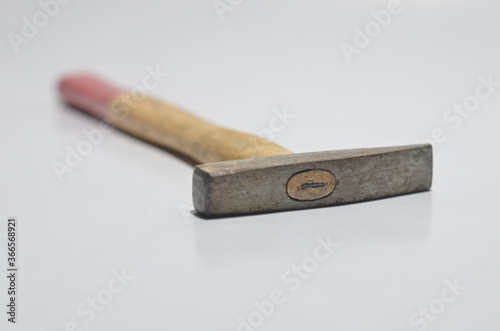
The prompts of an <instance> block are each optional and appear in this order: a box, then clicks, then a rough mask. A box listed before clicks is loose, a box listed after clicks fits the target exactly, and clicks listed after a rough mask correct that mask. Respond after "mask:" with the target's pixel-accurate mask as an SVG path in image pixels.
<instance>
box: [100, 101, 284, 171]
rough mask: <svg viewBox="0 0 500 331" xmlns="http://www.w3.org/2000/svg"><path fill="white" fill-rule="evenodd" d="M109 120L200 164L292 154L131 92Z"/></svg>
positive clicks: (116, 104)
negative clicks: (137, 99)
mask: <svg viewBox="0 0 500 331" xmlns="http://www.w3.org/2000/svg"><path fill="white" fill-rule="evenodd" d="M135 99H136V98H135ZM106 121H108V122H110V123H112V124H113V125H114V126H116V127H118V128H119V129H121V130H123V131H126V132H128V133H131V134H133V135H134V136H136V137H139V138H141V139H143V140H146V141H149V142H152V143H155V144H157V145H160V146H164V147H167V148H170V149H173V150H175V151H177V152H179V153H181V154H184V155H186V156H188V157H190V158H192V159H193V160H195V161H197V162H200V163H212V162H220V161H227V160H239V159H248V158H256V157H266V156H274V155H284V154H290V153H292V152H291V151H289V150H287V149H286V148H283V147H281V146H279V145H277V144H275V143H273V142H271V141H269V140H267V139H264V138H261V137H258V136H255V135H251V134H247V133H243V132H239V131H236V130H231V129H227V128H224V127H221V126H218V125H215V124H212V123H210V122H208V121H205V120H203V119H201V118H199V117H197V116H195V115H193V114H190V113H188V112H186V111H184V110H182V109H181V108H179V107H177V106H174V105H172V104H169V103H166V102H163V101H159V100H156V99H152V98H146V99H144V100H141V101H139V102H137V101H135V100H134V98H133V97H132V96H131V95H127V94H125V95H122V96H120V97H118V98H116V99H115V100H114V101H113V103H112V105H111V109H110V111H108V112H107V114H106Z"/></svg>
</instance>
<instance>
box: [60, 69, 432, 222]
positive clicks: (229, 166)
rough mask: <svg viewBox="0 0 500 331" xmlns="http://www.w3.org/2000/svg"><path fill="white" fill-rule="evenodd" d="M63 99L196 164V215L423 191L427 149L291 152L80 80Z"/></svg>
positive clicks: (71, 82) (65, 82)
mask: <svg viewBox="0 0 500 331" xmlns="http://www.w3.org/2000/svg"><path fill="white" fill-rule="evenodd" d="M59 91H60V93H61V96H62V100H63V101H64V102H65V103H67V104H69V105H70V106H72V107H75V108H77V109H80V110H83V111H85V112H86V113H88V114H90V115H92V116H94V117H97V118H99V119H101V120H103V121H105V122H107V123H109V124H110V125H113V126H115V127H117V128H118V129H120V130H122V131H125V132H128V133H130V134H132V135H133V136H136V137H138V138H140V139H143V140H145V141H148V142H151V143H154V144H156V145H159V146H162V147H165V148H167V149H169V150H173V151H176V152H179V153H181V154H183V155H185V156H187V157H189V158H190V159H192V160H194V161H196V162H197V163H199V164H198V165H197V166H196V167H195V168H194V173H193V205H194V208H195V209H196V211H197V212H198V213H199V214H200V215H201V216H203V217H222V216H230V215H241V214H255V213H263V212H275V211H284V210H294V209H304V208H314V207H325V206H332V205H339V204H346V203H353V202H360V201H366V200H373V199H379V198H385V197H390V196H396V195H402V194H408V193H415V192H420V191H426V190H429V189H430V187H431V183H432V146H431V145H429V144H422V145H408V146H398V147H384V148H364V149H351V150H338V151H325V152H312V153H300V154H293V153H292V152H291V151H289V150H288V149H286V148H283V147H281V146H279V145H277V144H275V143H273V142H271V141H269V140H267V139H264V138H261V137H258V136H255V135H251V134H247V133H243V132H239V131H235V130H232V129H228V128H224V127H220V126H217V125H214V124H212V123H210V122H207V121H205V120H203V119H201V118H199V117H197V116H195V115H193V114H190V113H188V112H186V111H184V110H182V109H181V108H179V107H177V106H175V105H172V104H169V103H166V102H162V101H159V100H156V99H154V98H149V97H146V96H145V95H139V94H136V93H128V92H127V91H126V90H124V89H121V88H118V87H115V86H113V85H111V84H109V83H107V82H106V81H104V80H102V79H100V78H98V77H95V76H92V75H87V74H76V75H70V76H66V77H64V78H63V79H62V80H61V82H60V84H59Z"/></svg>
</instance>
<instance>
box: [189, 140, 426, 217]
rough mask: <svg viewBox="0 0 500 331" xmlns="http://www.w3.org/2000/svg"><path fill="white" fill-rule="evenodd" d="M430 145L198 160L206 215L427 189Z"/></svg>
mask: <svg viewBox="0 0 500 331" xmlns="http://www.w3.org/2000/svg"><path fill="white" fill-rule="evenodd" d="M431 183H432V146H431V145H428V144H425V145H411V146H401V147H385V148H368V149H353V150H341V151H326V152H315V153H301V154H288V155H278V156H269V157H258V158H253V159H243V160H234V161H224V162H217V163H210V164H202V165H198V166H196V168H195V169H194V174H193V202H194V207H195V209H196V211H197V212H198V213H199V214H201V215H202V216H205V217H220V216H229V215H240V214H253V213H262V212H273V211H283V210H293V209H303V208H314V207H325V206H332V205H338V204H345V203H351V202H358V201H365V200H373V199H378V198H384V197H390V196H395V195H401V194H406V193H414V192H419V191H426V190H429V189H430V187H431Z"/></svg>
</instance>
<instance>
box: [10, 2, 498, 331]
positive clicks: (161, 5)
mask: <svg viewBox="0 0 500 331" xmlns="http://www.w3.org/2000/svg"><path fill="white" fill-rule="evenodd" d="M234 2H236V1H234ZM386 4H387V2H386V1H352V0H349V1H348V0H345V1H326V0H325V1H254V0H244V1H243V2H242V3H241V5H239V6H237V7H236V8H235V9H234V10H233V11H232V12H229V13H227V14H226V16H225V20H220V19H219V18H218V16H217V14H216V12H215V10H214V8H213V5H212V1H211V0H204V1H183V2H180V1H152V0H150V1H141V2H138V1H137V2H132V1H128V2H125V1H118V0H113V1H106V2H103V1H94V0H93V1H79V0H73V1H72V2H70V3H69V4H67V5H64V6H62V7H61V8H60V11H59V13H58V14H57V15H56V16H55V17H54V18H51V19H50V21H49V22H48V24H47V25H46V26H45V27H43V28H41V29H40V31H39V33H38V34H37V35H36V36H35V37H34V38H33V39H32V40H30V41H29V43H27V44H26V45H21V47H20V52H19V53H17V54H16V53H15V52H14V51H13V49H12V47H11V45H10V44H9V41H8V39H7V33H8V32H16V33H20V31H21V27H22V21H21V18H22V17H23V16H28V17H31V15H33V14H34V13H35V12H37V11H38V10H39V5H38V4H37V2H36V1H24V2H23V3H19V2H7V1H3V2H2V4H0V17H1V20H0V21H1V23H0V34H1V35H2V36H5V37H2V39H0V40H1V41H0V42H1V50H2V51H1V58H0V66H1V75H0V90H1V91H2V102H1V103H0V109H1V112H2V120H1V130H0V141H1V143H0V144H1V146H2V147H1V148H2V156H1V158H0V161H1V171H0V183H1V190H0V201H1V205H0V208H1V209H0V217H1V218H3V219H4V220H6V218H7V217H8V216H16V217H17V218H18V220H19V224H20V234H19V241H20V249H19V254H20V260H19V264H20V266H21V267H20V270H21V271H20V278H19V288H20V294H19V297H18V300H19V305H20V306H19V315H18V323H17V324H16V325H14V326H13V325H10V323H7V322H6V321H5V319H6V318H5V317H6V315H5V312H4V311H3V310H4V309H5V308H2V312H1V315H0V316H3V317H2V321H1V322H0V324H2V325H3V326H2V330H5V329H6V328H5V326H6V325H7V330H23V331H24V330H26V331H31V330H65V327H66V325H67V323H69V322H71V321H74V322H76V323H77V324H78V325H79V326H80V327H81V329H82V330H85V331H87V330H89V331H90V330H121V331H126V330H236V329H237V326H238V322H237V318H238V317H240V316H241V317H242V318H245V319H246V318H247V316H248V314H249V313H251V312H252V311H254V310H255V307H254V306H253V302H254V301H255V300H258V301H262V300H264V299H266V298H269V294H270V292H271V291H272V290H273V289H280V290H282V291H283V292H284V293H285V295H286V300H285V302H284V303H283V304H281V305H279V306H278V307H276V309H275V311H274V313H273V314H271V316H270V317H266V318H265V320H264V322H263V324H262V325H261V326H259V327H258V328H256V330H305V329H310V330H418V329H419V327H418V326H412V325H410V324H409V317H410V315H411V314H412V313H414V312H418V309H419V307H424V306H427V305H429V304H430V303H431V302H433V300H435V299H439V297H440V294H441V292H442V291H443V290H444V289H445V288H446V285H445V280H450V281H453V280H454V279H455V278H457V279H458V281H459V283H460V284H463V285H464V286H466V287H467V289H466V290H463V291H462V292H461V293H460V295H459V296H458V297H457V298H456V300H455V301H454V302H453V303H449V304H445V306H444V312H443V313H442V314H440V315H439V316H438V317H437V318H436V320H435V321H434V322H432V323H430V324H429V325H428V329H429V330H453V331H454V330H499V328H500V322H499V320H498V311H499V309H500V265H499V252H500V241H499V239H498V238H499V235H500V207H499V203H498V198H499V193H498V187H499V185H500V179H499V176H498V171H499V169H500V158H499V156H498V155H499V150H498V141H499V130H498V123H499V120H500V115H499V109H500V108H499V107H500V88H499V89H498V91H496V92H495V93H494V94H493V95H492V96H491V98H489V99H487V100H485V101H483V102H481V105H480V107H479V109H478V110H476V111H475V112H474V113H472V115H471V116H470V118H468V119H466V120H464V121H463V122H462V124H461V126H460V127H459V128H458V129H457V130H454V129H453V128H452V126H451V124H450V123H446V122H444V121H443V119H442V116H443V113H444V112H445V111H446V110H447V109H448V108H449V107H451V106H452V105H453V104H454V103H456V102H461V101H462V100H463V99H464V98H465V97H467V96H469V95H472V94H473V93H474V89H475V87H476V86H477V85H478V84H479V83H478V80H477V78H478V76H480V75H483V76H485V77H487V76H488V75H489V74H492V75H493V77H494V79H495V80H497V81H500V68H499V59H500V43H499V42H498V41H499V40H500V25H499V21H498V17H499V14H500V3H498V1H494V0H491V1H413V2H411V1H403V5H404V11H403V12H402V13H401V14H399V15H397V16H394V17H393V20H392V22H391V23H390V25H389V26H387V27H386V28H384V29H383V30H382V32H381V33H380V35H379V36H377V37H375V38H374V39H373V41H372V43H371V44H370V45H369V46H368V47H367V48H365V49H364V50H362V52H361V53H360V54H358V55H356V56H354V57H353V61H352V63H350V64H348V63H347V62H346V60H345V58H344V56H343V55H342V52H341V51H340V48H339V43H341V42H343V41H344V42H352V39H353V35H354V32H353V29H354V28H355V27H356V26H359V27H363V26H364V25H365V24H366V23H367V22H369V21H370V20H372V19H371V17H370V11H371V10H380V9H383V8H385V7H386ZM155 65H160V67H161V68H164V69H165V70H167V71H168V72H169V73H170V75H169V76H168V77H167V78H166V79H165V80H164V82H162V84H161V85H160V86H159V87H158V88H157V89H155V90H154V91H152V94H154V95H156V96H159V97H161V98H164V99H167V100H171V101H173V102H175V103H178V104H180V105H182V106H185V107H186V108H188V109H191V110H192V111H193V112H195V113H197V114H200V115H202V116H204V117H208V118H210V119H211V120H213V121H215V122H217V123H220V124H224V125H227V126H231V127H234V128H238V129H242V130H245V131H249V132H254V133H257V132H259V131H260V130H261V129H262V128H265V127H268V125H269V121H270V120H271V118H272V117H273V116H274V113H273V109H275V108H277V109H282V108H283V107H286V109H287V110H288V111H289V112H290V113H292V114H294V115H296V117H295V118H294V119H293V120H291V121H290V124H289V125H287V126H286V128H285V129H284V130H283V131H282V132H279V133H276V137H275V141H277V142H278V143H280V144H283V145H284V146H286V147H288V148H290V149H292V150H294V151H296V152H305V151H319V150H331V149H343V148H355V147H370V146H388V145H401V144H411V143H414V142H415V141H416V140H423V139H426V138H428V137H430V135H431V132H432V130H434V129H435V128H438V127H440V128H443V129H444V130H445V131H446V134H447V136H448V139H447V140H446V141H445V142H443V143H441V144H437V145H435V150H434V152H435V176H434V185H433V189H432V191H431V192H428V193H422V194H416V195H409V196H404V197H398V198H392V199H386V200H380V201H375V202H367V203H361V204H353V205H348V206H341V207H332V208H323V209H315V210H303V211H293V212H285V213H275V214H267V215H258V216H247V217H237V218H227V219H221V220H214V221H205V220H201V219H198V218H197V217H195V216H193V215H192V214H191V213H190V212H189V210H190V209H191V208H192V207H191V174H192V168H191V167H190V166H189V165H187V164H185V163H184V162H183V161H181V160H179V159H177V158H176V157H174V156H172V155H169V154H168V153H166V152H164V151H162V150H160V149H158V148H155V147H152V146H150V145H148V144H146V143H143V142H141V141H137V140H135V139H133V138H132V137H129V136H127V135H124V134H122V133H119V132H114V131H113V132H109V133H108V134H106V135H105V137H104V139H103V142H102V144H100V145H99V146H98V147H96V148H94V150H93V152H92V153H91V154H90V155H89V156H87V157H85V159H84V161H83V162H82V164H81V165H80V166H79V167H77V168H75V169H74V171H73V172H72V173H70V174H66V175H64V177H63V181H62V182H59V181H58V180H57V178H56V176H55V175H54V173H53V171H52V168H51V164H52V162H54V161H57V162H64V158H65V156H66V150H65V148H66V147H67V146H70V147H72V148H75V146H76V145H77V144H78V143H79V142H80V141H82V139H84V136H83V134H82V130H84V129H86V130H89V129H93V128H96V127H98V121H96V120H94V119H92V118H90V117H87V116H85V115H82V114H80V113H78V112H76V111H72V110H70V109H68V108H66V107H65V106H63V105H61V103H60V102H59V101H58V99H57V94H56V90H55V83H56V81H57V79H58V78H59V77H60V76H61V75H63V74H64V73H68V72H73V71H75V70H79V69H86V70H89V71H94V72H96V73H99V74H102V75H103V76H105V77H107V78H109V79H111V80H113V81H116V82H117V83H121V84H122V85H123V86H128V87H133V86H136V85H138V84H141V80H142V78H143V77H144V75H145V74H146V68H147V67H148V66H152V67H154V66H155ZM186 210H188V211H186ZM1 224H3V225H2V226H1V228H0V233H5V222H4V221H2V223H1ZM328 236H330V237H331V238H332V240H333V241H335V242H336V243H339V244H340V245H341V246H340V247H339V248H337V249H336V250H335V252H334V254H333V255H332V256H331V257H330V258H329V259H328V260H327V261H324V262H321V264H320V267H319V268H318V270H316V271H315V272H313V273H312V274H311V276H310V277H309V279H307V280H305V281H303V283H302V285H301V286H300V288H299V289H298V290H296V291H290V284H285V283H283V282H282V280H281V277H282V276H281V275H282V274H283V273H284V272H285V271H286V270H288V269H290V268H291V267H292V266H293V265H294V264H301V263H302V261H303V259H304V258H306V257H310V256H311V254H312V252H313V250H314V249H315V247H316V246H317V242H316V240H317V238H318V237H322V238H327V237H328ZM0 240H2V250H1V259H0V261H2V263H1V265H2V268H4V267H3V266H4V265H5V263H4V261H5V260H6V254H5V238H0ZM122 268H124V269H125V270H126V271H127V273H129V274H132V275H134V276H135V278H134V279H133V280H132V281H130V283H129V284H128V286H127V287H126V288H125V289H124V290H123V291H122V292H121V293H119V294H116V295H115V296H114V297H113V299H112V302H111V303H110V304H109V305H107V306H105V307H104V310H103V311H102V312H99V313H98V314H97V315H96V318H95V319H94V320H93V321H92V322H90V323H86V322H85V318H84V317H82V316H80V315H78V314H77V312H76V308H77V307H78V306H79V305H80V304H81V303H82V302H85V300H86V298H87V297H93V296H96V294H98V293H99V292H100V291H101V290H103V289H105V288H107V286H108V282H109V281H110V280H111V279H112V278H113V275H112V270H118V271H119V270H121V269H122ZM3 278H4V277H2V279H3ZM1 286H2V288H1V290H0V301H1V302H6V300H7V295H6V283H5V279H4V280H3V281H2V282H1ZM434 303H435V302H434ZM435 304H437V305H439V303H435ZM2 306H4V305H2ZM436 307H438V306H436ZM422 329H424V328H422Z"/></svg>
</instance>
